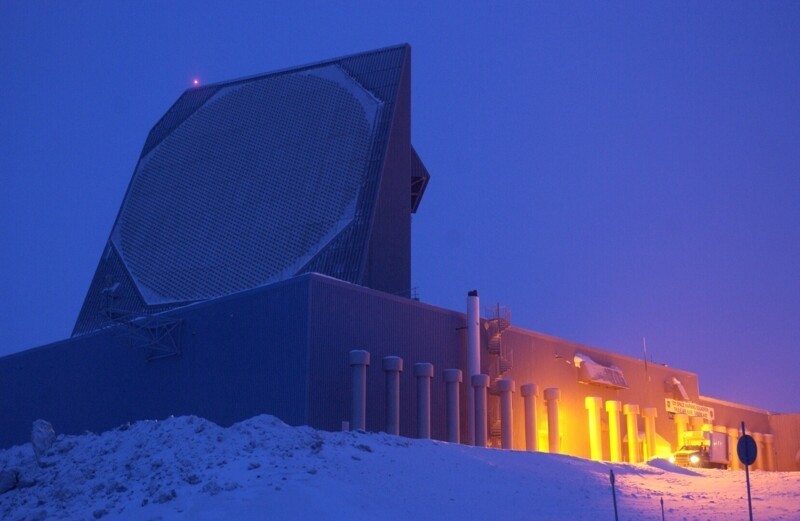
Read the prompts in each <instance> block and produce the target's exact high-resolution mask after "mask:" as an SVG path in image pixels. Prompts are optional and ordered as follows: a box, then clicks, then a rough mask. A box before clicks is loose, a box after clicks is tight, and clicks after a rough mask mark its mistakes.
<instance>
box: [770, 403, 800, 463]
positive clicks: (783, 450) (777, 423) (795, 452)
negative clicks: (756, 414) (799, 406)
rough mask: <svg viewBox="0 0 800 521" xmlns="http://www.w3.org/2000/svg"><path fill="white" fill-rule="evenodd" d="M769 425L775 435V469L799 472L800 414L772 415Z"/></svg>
mask: <svg viewBox="0 0 800 521" xmlns="http://www.w3.org/2000/svg"><path fill="white" fill-rule="evenodd" d="M769 425H770V428H771V429H772V433H773V434H774V435H775V455H776V459H775V462H776V465H777V469H778V470H780V471H792V470H794V471H800V414H773V415H771V416H770V417H769Z"/></svg>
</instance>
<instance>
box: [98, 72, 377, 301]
mask: <svg viewBox="0 0 800 521" xmlns="http://www.w3.org/2000/svg"><path fill="white" fill-rule="evenodd" d="M381 104H382V103H381V102H380V101H379V100H377V99H376V98H375V97H374V96H372V95H370V93H368V92H367V91H365V90H364V89H363V88H362V87H361V86H360V85H359V84H358V83H357V82H356V81H355V80H353V79H352V78H350V77H349V76H348V75H347V74H346V73H345V72H344V71H343V70H342V69H341V68H340V67H338V66H336V65H330V66H327V67H322V68H319V69H314V70H311V71H301V72H297V73H294V74H282V75H278V76H269V77H266V78H263V79H258V80H254V81H249V82H246V83H241V84H235V85H231V86H228V87H223V88H221V89H219V90H218V91H217V92H216V93H215V94H214V95H213V96H211V97H210V98H209V99H208V100H207V101H206V102H205V103H204V104H203V105H202V106H201V107H200V108H198V109H197V110H196V111H194V113H193V114H192V115H191V116H190V117H188V118H187V119H186V120H184V121H183V122H182V123H181V124H180V125H179V126H177V127H176V128H175V129H173V130H172V131H171V132H170V133H169V135H167V136H166V137H165V138H164V139H163V140H162V141H161V142H160V143H159V144H157V145H156V146H154V147H153V148H152V149H151V150H149V151H148V152H147V154H146V155H145V156H143V157H142V158H141V159H140V161H139V164H138V166H137V168H136V171H135V173H134V178H133V181H132V183H131V186H130V189H129V191H128V196H127V197H126V199H125V203H124V205H123V207H122V211H121V213H120V216H119V220H118V221H117V224H116V226H115V228H114V232H113V234H112V241H113V243H114V246H115V247H116V249H117V251H118V252H119V254H120V256H121V258H122V260H123V262H124V263H125V265H126V266H127V267H128V270H129V271H130V274H131V276H132V278H133V280H134V281H135V282H136V284H137V287H138V288H139V290H140V291H141V293H142V296H143V297H144V299H145V301H146V302H147V303H148V304H162V303H164V302H174V301H187V300H199V299H207V298H210V297H214V296H218V295H225V294H229V293H233V292H236V291H239V290H241V289H244V288H248V287H253V286H257V285H260V284H266V283H270V282H273V281H276V280H281V279H284V278H287V277H289V276H292V275H294V274H295V273H297V272H299V271H300V270H301V269H302V268H303V267H304V266H305V265H306V264H308V263H309V261H310V260H311V259H312V258H313V257H314V256H315V255H316V254H317V253H319V252H320V251H321V250H322V249H323V248H324V247H325V246H326V245H327V244H328V243H330V242H331V240H332V239H333V238H334V237H336V236H337V235H338V234H340V233H341V232H342V231H343V230H344V229H345V228H347V227H348V226H349V225H350V224H351V223H352V222H353V219H354V216H355V211H356V203H357V199H358V195H359V193H360V191H361V187H362V186H363V184H364V180H365V175H366V171H367V163H368V161H369V153H370V145H371V143H372V137H373V134H374V132H375V121H376V117H377V114H378V110H379V108H380V106H381Z"/></svg>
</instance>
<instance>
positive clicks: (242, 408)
mask: <svg viewBox="0 0 800 521" xmlns="http://www.w3.org/2000/svg"><path fill="white" fill-rule="evenodd" d="M309 278H310V277H309V276H303V277H299V278H297V279H292V280H290V281H287V282H283V283H279V284H275V285H273V286H270V287H268V288H263V289H259V290H252V291H248V292H245V293H241V294H238V295H236V296H232V297H226V298H222V299H218V300H215V301H213V302H209V303H202V304H196V305H194V306H190V307H187V308H182V309H180V310H174V311H172V312H170V315H171V316H174V317H178V318H181V319H183V320H184V322H183V324H182V335H181V336H182V338H181V341H182V342H181V343H182V353H181V355H180V356H175V357H170V358H164V359H161V360H154V361H150V362H148V361H147V360H146V357H145V354H144V352H143V351H142V350H140V349H134V348H132V347H130V346H128V345H126V343H125V339H124V337H123V336H121V335H120V333H121V331H120V330H110V329H107V330H103V331H100V332H98V333H94V334H90V335H85V336H80V337H76V338H73V339H70V340H66V341H63V342H59V343H55V344H51V345H47V346H44V347H40V348H38V349H32V350H29V351H24V352H22V353H18V354H15V355H11V356H7V357H4V358H1V359H0V418H2V423H0V425H1V426H2V428H0V446H8V445H11V444H15V443H21V442H25V441H27V440H29V437H30V429H31V422H33V420H35V419H37V418H44V419H46V420H48V421H50V422H52V423H53V425H54V427H55V429H56V431H57V432H59V433H62V432H63V433H80V432H83V431H85V430H91V431H102V430H106V429H110V428H113V427H116V426H118V425H120V424H123V423H125V422H129V421H135V420H140V419H158V418H164V417H167V416H169V415H186V414H194V415H198V416H202V417H205V418H208V419H210V420H212V421H214V422H217V423H220V424H223V425H229V424H231V423H233V422H236V421H239V420H243V419H245V418H248V417H251V416H253V415H256V414H261V413H269V414H273V415H275V416H278V417H280V418H281V419H282V420H283V421H285V422H287V423H291V424H295V425H299V424H304V423H306V415H305V412H306V411H305V407H304V404H305V393H306V383H307V380H306V374H307V367H306V362H307V356H306V346H307V340H308V322H307V316H308V290H309Z"/></svg>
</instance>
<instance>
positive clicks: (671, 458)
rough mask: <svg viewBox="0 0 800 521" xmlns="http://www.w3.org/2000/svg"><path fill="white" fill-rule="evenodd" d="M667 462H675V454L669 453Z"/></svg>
mask: <svg viewBox="0 0 800 521" xmlns="http://www.w3.org/2000/svg"><path fill="white" fill-rule="evenodd" d="M669 462H670V463H675V456H672V455H670V457H669Z"/></svg>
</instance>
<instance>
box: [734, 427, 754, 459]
mask: <svg viewBox="0 0 800 521" xmlns="http://www.w3.org/2000/svg"><path fill="white" fill-rule="evenodd" d="M736 453H737V454H738V455H739V461H741V462H742V463H744V464H745V465H752V464H753V463H754V462H755V461H756V456H758V447H757V446H756V440H754V439H753V437H752V436H750V435H749V434H745V435H744V436H742V437H740V438H739V442H738V443H737V444H736Z"/></svg>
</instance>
